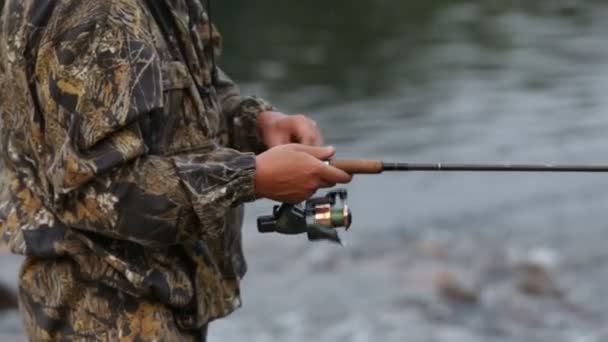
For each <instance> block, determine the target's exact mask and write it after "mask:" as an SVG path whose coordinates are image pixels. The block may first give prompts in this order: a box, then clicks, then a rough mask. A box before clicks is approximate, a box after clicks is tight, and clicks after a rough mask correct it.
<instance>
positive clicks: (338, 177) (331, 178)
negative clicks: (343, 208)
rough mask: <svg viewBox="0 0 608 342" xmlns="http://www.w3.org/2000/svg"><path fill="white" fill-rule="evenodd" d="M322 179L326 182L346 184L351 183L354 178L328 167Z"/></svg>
mask: <svg viewBox="0 0 608 342" xmlns="http://www.w3.org/2000/svg"><path fill="white" fill-rule="evenodd" d="M321 179H322V180H323V181H324V182H329V183H334V184H338V183H340V184H346V183H350V181H351V180H352V179H353V176H352V175H349V174H348V173H346V172H344V171H342V170H340V169H337V168H335V167H333V166H329V165H326V166H325V167H324V168H323V169H322V171H321Z"/></svg>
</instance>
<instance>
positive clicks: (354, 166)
mask: <svg viewBox="0 0 608 342" xmlns="http://www.w3.org/2000/svg"><path fill="white" fill-rule="evenodd" d="M329 165H331V166H333V167H335V168H338V169H340V170H342V171H344V172H346V173H349V174H351V175H356V174H378V173H382V171H384V164H383V163H382V161H380V160H362V159H336V160H330V161H329Z"/></svg>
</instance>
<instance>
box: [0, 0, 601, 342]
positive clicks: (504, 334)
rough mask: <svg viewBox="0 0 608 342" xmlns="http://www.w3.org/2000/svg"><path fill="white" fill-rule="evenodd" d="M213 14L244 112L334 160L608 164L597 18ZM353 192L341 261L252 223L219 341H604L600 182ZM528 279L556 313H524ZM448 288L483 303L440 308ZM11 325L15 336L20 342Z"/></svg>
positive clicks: (466, 8) (329, 11) (444, 0)
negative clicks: (249, 108) (270, 119)
mask: <svg viewBox="0 0 608 342" xmlns="http://www.w3.org/2000/svg"><path fill="white" fill-rule="evenodd" d="M215 11H216V13H217V18H216V21H217V22H218V25H219V26H220V28H221V29H222V32H223V33H224V36H225V51H226V53H225V57H224V59H223V63H222V66H223V68H224V69H225V70H227V71H228V72H229V73H230V74H231V75H232V77H233V78H235V79H236V80H238V81H239V82H240V84H241V86H242V88H243V91H244V92H247V93H256V94H259V95H263V96H265V97H267V98H269V99H271V100H272V101H273V102H274V103H275V104H276V105H277V106H278V107H279V108H281V109H283V110H285V111H289V112H305V113H310V115H311V116H312V117H313V118H314V119H316V120H317V121H318V122H319V124H320V126H321V127H323V129H324V133H325V137H326V140H327V142H328V143H330V144H332V145H335V146H336V147H337V149H338V152H339V156H340V157H357V158H359V157H360V158H365V157H367V158H379V159H386V160H395V161H409V162H444V163H445V162H501V163H502V162H505V163H508V162H550V163H603V162H608V134H606V132H607V131H608V97H607V96H606V92H607V89H608V20H606V18H607V17H608V4H606V3H605V2H604V1H599V0H598V1H584V0H572V1H558V0H534V1H525V0H519V1H517V0H494V1H491V0H487V1H483V0H478V1H464V0H462V1H458V0H449V1H448V0H436V1H407V2H406V1H389V0H375V1H372V0H349V1H347V0H334V1H319V0H313V1H306V2H304V1H282V2H279V1H272V0H257V1H255V2H254V1H238V0H233V1H224V2H221V3H218V4H217V5H216V9H215ZM347 188H348V190H349V193H350V196H351V197H350V202H351V206H352V209H353V211H354V218H355V220H354V224H353V227H352V230H351V231H349V232H348V233H346V234H343V238H344V239H345V246H343V247H338V246H333V245H329V244H324V243H321V244H310V243H308V242H307V241H305V238H304V237H283V236H270V235H269V236H262V235H259V234H258V233H257V232H256V231H255V226H254V223H255V218H256V216H257V215H261V214H267V213H269V211H270V209H271V207H272V203H270V202H264V201H263V202H259V203H256V204H255V205H253V206H251V207H250V208H249V211H248V215H247V224H246V226H245V230H246V232H245V249H246V253H247V256H248V260H249V265H250V267H249V273H248V275H247V277H246V279H245V281H244V282H243V296H244V307H243V309H241V310H239V311H238V312H237V313H236V314H234V315H233V316H231V317H229V318H227V319H224V320H222V321H220V322H217V323H216V324H214V325H212V328H211V331H210V334H211V341H242V340H245V339H247V340H248V341H250V342H274V341H277V342H278V341H290V342H304V341H327V342H330V341H355V342H359V341H361V342H364V341H376V340H378V341H395V342H402V341H413V342H427V341H428V342H435V341H437V342H476V341H497V342H515V341H526V342H528V341H529V342H536V341H538V342H541V341H542V342H544V341H547V342H549V341H552V342H562V341H563V342H596V341H597V342H600V341H607V340H608V325H607V324H606V322H608V287H606V286H605V282H606V281H608V249H607V248H606V245H607V244H608V224H607V222H608V210H606V209H607V208H608V192H607V191H605V190H606V189H608V176H604V175H587V174H551V175H548V174H545V175H539V174H464V173H459V174H456V173H452V174H431V173H426V174H423V173H410V174H399V175H397V174H392V175H382V176H360V177H357V178H356V179H355V181H354V182H353V183H352V184H351V185H349V186H348V187H347ZM11 260H12V259H11ZM530 265H534V266H537V267H538V268H540V269H541V270H542V271H543V272H546V274H548V275H547V279H549V280H547V281H546V284H545V285H547V284H548V285H547V286H552V287H555V288H558V289H559V290H560V292H559V293H560V294H559V295H556V294H555V291H540V294H537V295H529V294H526V293H524V291H522V290H521V288H522V286H521V283H522V282H525V281H526V279H528V276H529V274H528V273H526V270H527V269H529V266H530ZM526 267H528V268H526ZM543 274H544V273H543ZM446 279H456V280H449V281H447V283H449V284H452V283H454V284H455V285H454V284H452V285H454V286H456V287H458V286H460V287H463V288H464V289H465V290H467V291H469V292H472V294H473V295H474V296H475V297H476V301H467V300H465V299H463V298H462V297H461V296H460V297H459V296H458V295H456V296H450V295H449V294H448V295H445V292H446V291H443V292H442V291H441V289H442V288H445V283H446ZM543 279H544V278H543ZM541 280H542V279H541ZM442 284H443V285H442ZM448 292H449V291H448ZM442 293H443V294H444V295H442ZM8 317H9V318H8V319H7V322H8V323H7V324H5V326H6V327H5V330H6V333H14V331H18V325H16V324H15V323H14V322H16V321H18V320H16V319H15V315H14V314H10V315H9V316H8ZM0 333H1V332H0Z"/></svg>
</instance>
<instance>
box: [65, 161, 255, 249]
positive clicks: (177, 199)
mask: <svg viewBox="0 0 608 342" xmlns="http://www.w3.org/2000/svg"><path fill="white" fill-rule="evenodd" d="M254 173H255V158H254V156H253V155H251V154H241V153H238V152H236V151H233V150H228V149H218V150H216V151H213V152H210V153H206V154H187V155H179V156H173V157H169V158H165V157H159V156H142V157H140V158H138V159H136V160H134V161H132V162H130V163H128V164H125V166H122V167H120V168H115V169H113V170H112V171H111V172H109V173H107V174H105V175H100V176H98V177H96V178H94V179H93V180H91V181H90V182H88V183H86V184H83V185H82V186H80V187H78V188H77V189H75V190H73V191H72V192H70V193H69V194H67V195H65V196H64V197H63V199H62V201H61V202H60V203H61V205H60V206H57V207H56V208H54V209H55V210H54V211H55V214H56V215H57V217H58V218H59V219H60V220H61V221H62V222H63V223H64V224H65V225H67V226H69V227H71V228H75V229H81V230H86V231H92V232H95V233H98V234H101V235H105V236H108V237H111V238H115V239H122V240H130V241H134V242H137V243H140V244H142V245H146V246H149V247H157V246H167V245H174V244H181V243H185V242H187V241H193V240H199V239H201V237H202V236H204V235H205V234H206V233H208V232H206V230H208V229H217V227H222V226H223V225H222V224H221V221H222V220H223V219H224V216H225V213H226V212H228V210H229V208H230V207H232V206H235V205H237V204H239V203H243V202H247V201H250V200H253V199H254V197H255V196H254Z"/></svg>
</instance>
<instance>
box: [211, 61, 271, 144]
mask: <svg viewBox="0 0 608 342" xmlns="http://www.w3.org/2000/svg"><path fill="white" fill-rule="evenodd" d="M215 87H216V90H217V93H218V97H219V100H220V103H221V105H222V109H223V114H224V116H225V118H226V120H227V125H228V136H229V142H230V146H231V147H233V148H235V149H237V150H239V151H250V152H255V153H261V152H263V151H264V150H266V146H265V145H264V143H263V141H262V139H261V138H260V136H259V134H258V130H257V116H258V114H259V113H261V112H263V111H269V110H274V107H273V106H272V105H271V104H269V103H268V102H266V101H265V100H264V99H262V98H259V97H257V96H243V95H241V94H240V90H239V87H238V86H237V85H236V84H235V83H234V82H233V81H232V80H231V79H230V77H228V75H226V73H224V72H223V71H222V70H221V69H218V80H217V84H216V85H215Z"/></svg>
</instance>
